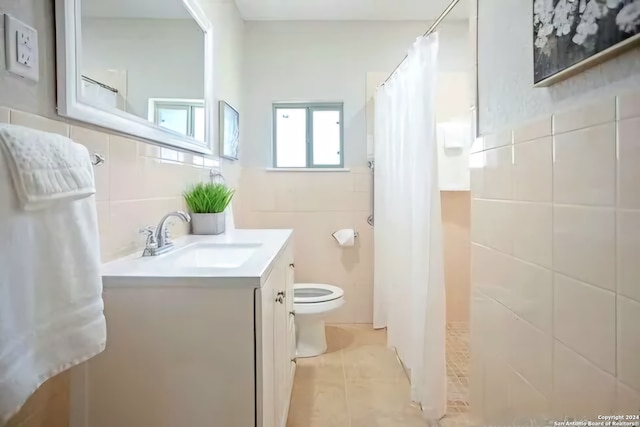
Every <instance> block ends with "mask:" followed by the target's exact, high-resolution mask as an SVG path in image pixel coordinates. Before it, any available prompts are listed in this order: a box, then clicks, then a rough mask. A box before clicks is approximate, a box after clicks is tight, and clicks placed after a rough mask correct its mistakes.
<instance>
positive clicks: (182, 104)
mask: <svg viewBox="0 0 640 427" xmlns="http://www.w3.org/2000/svg"><path fill="white" fill-rule="evenodd" d="M148 115H149V120H150V121H153V123H155V124H157V125H158V126H161V127H163V128H165V129H170V130H172V131H174V132H178V133H180V134H182V135H187V136H190V137H192V138H194V139H197V140H198V141H204V129H205V115H204V101H203V100H200V99H167V98H162V99H160V98H151V99H149V114H148Z"/></svg>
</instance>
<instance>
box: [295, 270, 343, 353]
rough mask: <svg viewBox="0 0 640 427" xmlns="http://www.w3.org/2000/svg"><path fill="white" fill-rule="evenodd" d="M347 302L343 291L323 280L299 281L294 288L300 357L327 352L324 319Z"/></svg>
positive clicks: (297, 344) (297, 341) (297, 347)
mask: <svg viewBox="0 0 640 427" xmlns="http://www.w3.org/2000/svg"><path fill="white" fill-rule="evenodd" d="M343 305H344V291H343V290H342V289H340V288H339V287H337V286H332V285H326V284H321V283H297V284H295V285H294V288H293V307H294V310H295V312H296V353H297V356H298V357H313V356H319V355H321V354H322V353H324V352H325V351H327V338H326V335H325V332H324V319H325V318H326V316H327V314H329V313H330V312H332V311H334V310H337V309H338V308H340V307H342V306H343Z"/></svg>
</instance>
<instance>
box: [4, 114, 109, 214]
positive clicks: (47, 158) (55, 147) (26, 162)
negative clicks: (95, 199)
mask: <svg viewBox="0 0 640 427" xmlns="http://www.w3.org/2000/svg"><path fill="white" fill-rule="evenodd" d="M0 149H1V150H2V151H3V152H4V155H5V159H6V160H7V166H8V168H9V172H10V174H11V178H12V179H13V185H14V188H15V191H16V193H17V195H18V199H19V200H20V203H21V204H22V207H23V208H24V209H25V210H36V209H42V208H44V207H46V206H47V205H48V204H49V203H51V202H53V201H57V200H64V199H79V198H80V199H81V198H83V197H87V196H90V195H91V194H95V192H96V190H95V185H94V181H93V168H92V165H91V161H90V158H89V152H88V151H87V149H86V148H85V147H84V146H82V145H80V144H76V143H75V142H73V141H71V140H70V139H69V138H66V137H64V136H61V135H56V134H52V133H48V132H42V131H38V130H35V129H30V128H26V127H22V126H16V125H4V124H0Z"/></svg>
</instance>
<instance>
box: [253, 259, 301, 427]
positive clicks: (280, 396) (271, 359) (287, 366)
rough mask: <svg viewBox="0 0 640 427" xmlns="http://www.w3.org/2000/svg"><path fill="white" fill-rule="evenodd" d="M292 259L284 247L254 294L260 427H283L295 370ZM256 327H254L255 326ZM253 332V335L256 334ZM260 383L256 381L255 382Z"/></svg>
mask: <svg viewBox="0 0 640 427" xmlns="http://www.w3.org/2000/svg"><path fill="white" fill-rule="evenodd" d="M293 268H294V265H293V255H292V252H291V248H290V247H287V248H286V250H285V253H284V255H283V256H282V261H281V262H279V263H278V264H277V265H276V266H275V267H274V269H273V271H272V272H271V275H270V276H269V279H268V280H267V282H266V283H265V284H264V285H263V286H262V288H261V289H258V290H257V291H256V308H258V307H259V309H260V313H259V314H258V313H257V314H256V318H258V317H260V318H261V329H262V334H261V335H260V336H258V337H257V338H261V339H258V340H257V342H256V355H257V360H256V362H257V366H261V367H262V369H261V370H260V371H261V372H262V378H261V380H262V382H259V383H258V388H259V389H261V390H262V406H260V403H259V404H258V418H259V419H261V420H262V424H258V425H261V426H263V427H285V425H286V423H287V414H288V412H289V402H290V399H291V389H292V385H293V376H294V374H295V368H296V358H295V340H296V336H295V324H294V316H295V314H294V312H293ZM256 326H257V325H256ZM259 330H260V329H259V328H256V331H259ZM259 379H260V378H259Z"/></svg>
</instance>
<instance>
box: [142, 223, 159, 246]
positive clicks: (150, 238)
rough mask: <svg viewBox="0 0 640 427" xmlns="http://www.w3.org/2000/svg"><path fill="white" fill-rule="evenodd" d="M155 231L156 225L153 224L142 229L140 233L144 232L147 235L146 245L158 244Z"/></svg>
mask: <svg viewBox="0 0 640 427" xmlns="http://www.w3.org/2000/svg"><path fill="white" fill-rule="evenodd" d="M155 232H156V227H154V226H153V225H150V226H148V227H144V228H141V229H140V234H144V235H145V236H147V242H146V247H148V248H149V247H153V246H155V245H156V244H157V242H156V235H155Z"/></svg>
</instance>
